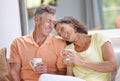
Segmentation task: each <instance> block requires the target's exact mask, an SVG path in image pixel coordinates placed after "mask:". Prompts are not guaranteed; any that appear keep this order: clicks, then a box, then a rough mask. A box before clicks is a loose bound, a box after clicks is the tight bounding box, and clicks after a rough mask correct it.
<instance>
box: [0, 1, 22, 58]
mask: <svg viewBox="0 0 120 81" xmlns="http://www.w3.org/2000/svg"><path fill="white" fill-rule="evenodd" d="M18 36H21V25H20V14H19V4H18V0H0V48H3V47H7V57H9V55H10V51H9V48H10V44H11V42H12V41H13V39H14V38H16V37H18Z"/></svg>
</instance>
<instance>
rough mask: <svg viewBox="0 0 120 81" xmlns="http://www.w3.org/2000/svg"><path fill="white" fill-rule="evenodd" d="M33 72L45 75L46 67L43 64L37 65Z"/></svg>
mask: <svg viewBox="0 0 120 81" xmlns="http://www.w3.org/2000/svg"><path fill="white" fill-rule="evenodd" d="M35 72H37V73H47V66H46V65H45V64H43V63H39V64H37V66H36V67H35Z"/></svg>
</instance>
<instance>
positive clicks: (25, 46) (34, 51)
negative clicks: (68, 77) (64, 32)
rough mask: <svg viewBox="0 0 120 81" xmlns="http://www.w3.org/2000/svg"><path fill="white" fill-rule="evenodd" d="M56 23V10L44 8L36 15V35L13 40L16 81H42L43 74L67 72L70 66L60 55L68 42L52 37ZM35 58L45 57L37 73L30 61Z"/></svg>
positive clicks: (12, 68)
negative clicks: (67, 67)
mask: <svg viewBox="0 0 120 81" xmlns="http://www.w3.org/2000/svg"><path fill="white" fill-rule="evenodd" d="M55 21H56V15H55V9H54V8H53V7H52V6H48V5H42V6H40V7H39V8H37V9H36V12H35V15H34V22H35V27H34V31H33V33H32V34H31V35H26V36H22V37H19V38H16V39H15V40H14V41H13V43H12V44H11V55H10V68H11V69H10V73H11V75H12V78H13V80H12V81H38V78H39V76H40V75H41V74H43V73H50V74H65V73H66V66H65V65H64V63H63V62H62V59H61V57H60V54H59V53H60V51H61V50H63V49H64V47H65V42H64V41H62V40H60V39H58V38H56V37H55V36H53V35H51V34H50V32H51V30H52V29H53V26H54V23H55ZM35 57H40V58H42V61H43V63H40V64H38V65H37V66H36V67H35V68H34V70H33V69H32V67H31V66H30V61H31V60H32V59H33V58H35Z"/></svg>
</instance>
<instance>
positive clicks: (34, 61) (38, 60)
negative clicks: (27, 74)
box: [29, 58, 42, 69]
mask: <svg viewBox="0 0 120 81" xmlns="http://www.w3.org/2000/svg"><path fill="white" fill-rule="evenodd" d="M40 62H42V58H33V59H32V60H30V62H29V63H30V66H31V67H32V68H33V69H34V68H35V67H36V66H37V64H38V63H40Z"/></svg>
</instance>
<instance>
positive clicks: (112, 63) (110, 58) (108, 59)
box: [72, 42, 117, 72]
mask: <svg viewBox="0 0 120 81" xmlns="http://www.w3.org/2000/svg"><path fill="white" fill-rule="evenodd" d="M101 49H102V54H103V59H104V61H103V62H89V61H83V60H80V59H79V57H77V55H76V54H73V55H76V56H72V57H74V62H73V63H75V64H76V65H78V66H82V67H84V68H89V69H92V70H96V71H100V72H114V71H116V66H117V65H116V60H115V56H114V51H113V48H112V46H111V43H110V42H106V43H105V44H103V46H102V47H101Z"/></svg>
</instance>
